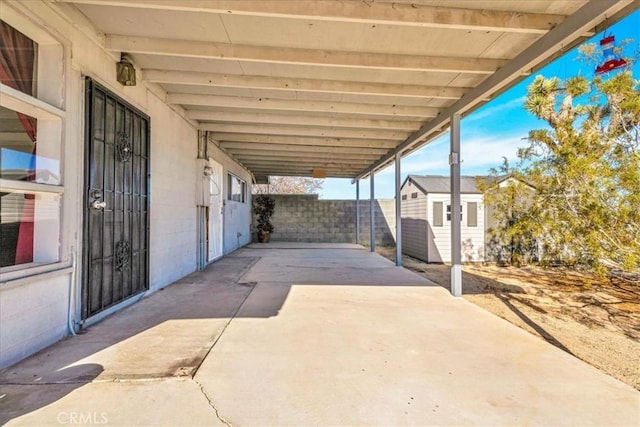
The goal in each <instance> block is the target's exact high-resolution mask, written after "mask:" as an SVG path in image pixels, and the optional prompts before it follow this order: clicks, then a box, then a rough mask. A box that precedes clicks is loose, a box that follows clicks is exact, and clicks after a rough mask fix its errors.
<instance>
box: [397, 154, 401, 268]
mask: <svg viewBox="0 0 640 427" xmlns="http://www.w3.org/2000/svg"><path fill="white" fill-rule="evenodd" d="M400 160H401V156H400V153H399V152H398V153H396V160H395V163H396V165H395V166H396V265H397V266H398V267H402V210H401V206H400V200H401V196H400V184H401V183H400Z"/></svg>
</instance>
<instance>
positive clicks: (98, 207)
mask: <svg viewBox="0 0 640 427" xmlns="http://www.w3.org/2000/svg"><path fill="white" fill-rule="evenodd" d="M91 207H92V208H93V209H96V210H101V209H104V208H106V207H107V202H101V201H100V200H94V201H93V203H92V204H91Z"/></svg>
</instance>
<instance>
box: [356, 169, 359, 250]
mask: <svg viewBox="0 0 640 427" xmlns="http://www.w3.org/2000/svg"><path fill="white" fill-rule="evenodd" d="M359 244H360V180H359V179H356V245H359Z"/></svg>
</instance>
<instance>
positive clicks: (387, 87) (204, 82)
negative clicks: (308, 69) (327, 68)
mask: <svg viewBox="0 0 640 427" xmlns="http://www.w3.org/2000/svg"><path fill="white" fill-rule="evenodd" d="M142 79H143V80H146V81H148V82H152V83H160V84H176V85H189V86H207V87H210V86H215V87H234V88H249V89H270V90H273V89H276V90H284V91H297V92H314V93H346V94H352V95H369V96H398V97H411V98H435V99H459V98H460V97H461V96H462V95H464V94H465V93H467V92H468V91H469V90H470V88H461V87H443V86H421V85H404V84H394V83H367V82H357V81H353V82H352V81H346V80H314V79H296V78H284V77H267V76H250V75H238V74H215V73H203V72H195V71H172V70H143V71H142Z"/></svg>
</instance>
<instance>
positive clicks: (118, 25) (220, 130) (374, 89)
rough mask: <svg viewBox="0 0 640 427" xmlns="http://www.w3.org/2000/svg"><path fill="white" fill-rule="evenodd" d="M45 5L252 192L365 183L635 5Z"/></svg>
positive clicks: (109, 1) (615, 0)
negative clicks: (280, 180)
mask: <svg viewBox="0 0 640 427" xmlns="http://www.w3.org/2000/svg"><path fill="white" fill-rule="evenodd" d="M54 1H55V2H56V3H57V5H58V6H59V7H61V8H63V9H64V11H65V12H66V13H68V14H69V15H70V16H77V17H78V25H79V26H83V28H84V30H85V31H87V32H92V36H93V37H94V39H95V40H97V41H98V42H99V43H101V44H102V45H103V46H104V47H105V48H106V49H107V50H109V51H111V52H113V55H114V58H119V57H120V55H121V53H127V54H128V55H129V56H130V57H131V58H132V59H133V61H134V63H135V65H136V67H137V68H138V69H141V70H142V76H141V77H142V80H145V81H147V82H149V83H154V84H157V85H158V86H159V87H160V88H161V89H162V91H161V92H162V93H163V94H166V101H167V102H168V103H169V104H172V105H174V108H175V109H176V110H178V111H181V112H183V113H184V116H185V117H186V118H187V119H188V120H191V121H192V122H193V123H194V124H195V125H196V126H197V127H198V128H199V129H200V130H202V131H207V132H208V133H209V136H210V138H211V139H212V140H214V141H215V143H216V144H218V145H219V146H220V148H222V149H224V150H225V151H226V152H227V153H229V154H230V155H231V156H233V157H234V158H235V159H236V160H238V161H239V162H240V163H242V164H243V165H244V166H245V167H246V168H247V169H248V170H250V171H251V172H252V173H253V174H254V176H255V178H256V181H259V182H264V180H265V179H266V177H268V176H270V175H284V176H287V175H289V176H313V174H314V170H316V171H318V170H321V171H323V173H324V174H326V176H327V177H342V178H352V179H360V178H364V177H367V176H368V175H370V174H371V173H372V172H374V171H376V170H378V169H380V168H383V167H385V166H386V165H387V164H389V163H390V162H393V161H394V160H395V159H396V158H397V156H396V155H397V154H400V156H402V155H405V154H407V153H409V152H411V151H413V150H416V149H417V148H419V147H422V146H424V145H425V144H427V143H429V142H430V141H432V140H433V139H434V138H436V137H437V136H439V135H441V134H442V133H443V132H446V131H447V129H448V127H449V122H450V119H451V116H452V115H453V114H460V115H462V116H464V115H465V114H468V113H469V112H471V111H473V110H474V109H475V108H477V107H478V106H480V105H482V104H483V103H485V102H487V101H489V100H491V99H492V98H494V97H495V96H496V95H497V94H499V93H500V92H502V91H504V90H506V89H507V88H509V87H511V86H512V85H514V84H515V83H516V82H518V81H519V80H520V79H522V78H523V77H524V76H526V75H528V74H530V73H531V72H534V71H535V70H536V69H538V68H540V67H542V66H543V65H544V64H546V63H548V62H549V61H550V60H551V59H553V58H555V57H557V56H558V55H560V54H561V53H562V52H564V51H566V50H567V49H569V48H571V47H573V46H575V45H576V44H578V43H580V42H581V41H583V40H584V39H585V38H587V37H588V36H590V35H592V34H594V31H597V30H598V29H601V28H603V27H604V26H606V25H609V24H611V23H612V22H615V21H616V20H618V19H620V18H622V17H624V16H626V15H628V14H629V13H631V12H632V11H633V10H635V9H637V8H638V5H639V2H638V1H637V0H598V1H587V0H572V1H563V2H558V1H552V0H540V1H536V2H523V1H483V2H476V1H465V0H461V1H448V2H446V3H445V4H446V6H444V7H443V6H442V4H443V2H441V1H418V0H411V1H404V0H400V1H399V0H394V1H386V0H383V1H371V2H362V1H351V0H338V1H324V0H318V1H315V0H314V1H311V0H310V1H245V0H238V1H199V0H190V1H181V0H130V1H127V0H54ZM83 23H84V24H83Z"/></svg>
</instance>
